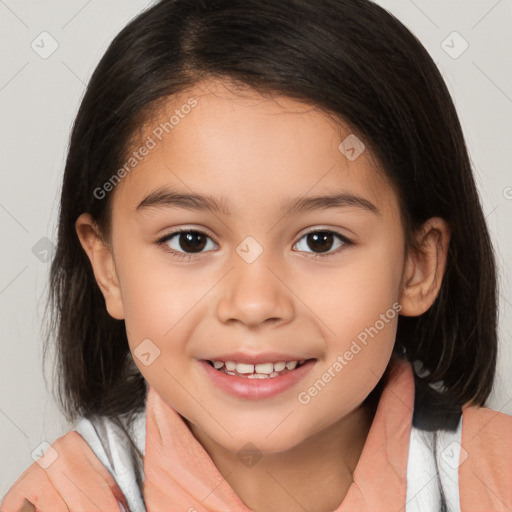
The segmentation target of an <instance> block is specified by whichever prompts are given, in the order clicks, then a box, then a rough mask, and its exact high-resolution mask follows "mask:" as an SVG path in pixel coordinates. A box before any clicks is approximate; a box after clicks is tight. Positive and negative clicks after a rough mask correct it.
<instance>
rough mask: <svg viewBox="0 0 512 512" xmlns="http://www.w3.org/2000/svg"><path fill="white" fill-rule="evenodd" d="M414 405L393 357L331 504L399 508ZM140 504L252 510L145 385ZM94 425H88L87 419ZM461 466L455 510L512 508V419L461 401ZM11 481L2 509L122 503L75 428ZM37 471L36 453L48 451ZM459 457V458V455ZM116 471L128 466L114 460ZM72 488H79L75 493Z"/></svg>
mask: <svg viewBox="0 0 512 512" xmlns="http://www.w3.org/2000/svg"><path fill="white" fill-rule="evenodd" d="M413 405H414V378H413V373H412V367H411V365H410V364H409V363H407V362H405V361H399V362H398V363H396V364H395V365H394V366H393V367H392V369H391V372H390V373H389V375H388V379H387V381H386V382H385V386H384V388H383V391H382V395H381V398H380V400H379V404H378V406H377V411H376V414H375V417H374V420H373V423H372V425H371V428H370V431H369V433H368V437H367V439H366V443H365V445H364V448H363V451H362V454H361V457H360V459H359V461H358V464H357V466H356V469H355V471H354V475H353V478H354V481H353V483H352V484H351V486H350V487H349V489H348V492H347V495H346V496H345V498H344V500H343V502H342V503H340V505H339V506H338V507H337V508H336V510H335V511H334V512H352V511H354V512H355V511H358V512H376V511H393V512H399V511H402V512H403V511H404V510H405V502H406V491H407V489H406V487H407V460H408V453H409V440H410V434H411V426H412V413H413ZM145 419H146V445H145V457H144V472H145V482H144V489H143V497H144V501H145V506H146V510H147V512H170V511H178V510H179V511H181V512H227V511H229V512H250V509H248V508H247V507H246V506H245V505H244V504H243V503H242V501H241V500H240V498H239V497H238V496H237V495H236V494H235V492H234V490H233V489H232V488H231V486H230V485H229V484H228V483H227V481H226V480H224V479H223V477H222V475H221V474H220V473H219V471H218V469H217V467H216V466H215V465H214V463H213V461H212V459H211V458H210V456H209V455H208V452H207V451H206V450H205V449H204V448H203V446H202V445H201V444H200V443H199V441H198V440H197V439H196V438H195V437H194V436H193V434H192V432H191V431H190V430H189V428H188V426H187V424H186V423H185V422H184V420H183V419H182V417H181V416H180V415H179V414H178V413H177V412H176V411H175V410H174V409H173V408H172V407H170V406H169V405H167V403H166V402H165V401H164V400H163V399H162V397H161V396H160V395H159V394H158V393H157V392H156V391H155V390H154V389H153V388H152V387H151V386H150V387H149V390H148V399H147V407H146V416H145ZM91 428H92V427H91ZM461 444H462V448H461V450H460V453H461V455H460V459H459V462H461V464H460V466H459V468H458V476H459V494H460V505H461V510H462V512H492V511H503V512H505V511H509V512H510V511H512V417H510V416H508V415H506V414H503V413H500V412H497V411H493V410H490V409H487V408H485V407H464V408H463V420H462V438H461ZM52 447H53V448H54V450H53V451H51V450H48V453H49V455H48V456H47V454H46V453H45V455H44V457H41V459H40V460H38V462H34V463H33V464H32V465H31V466H30V467H29V468H28V469H27V470H26V471H25V472H24V473H23V474H22V475H20V477H19V478H18V480H17V481H16V482H15V484H14V485H13V486H12V487H11V489H10V490H9V492H8V493H7V495H6V498H5V500H4V501H3V502H2V506H1V507H0V508H1V510H2V512H4V511H5V512H19V511H20V510H34V508H24V507H23V503H24V502H25V497H26V498H27V501H30V503H34V504H36V512H39V511H40V510H59V511H60V510H90V509H91V502H92V503H94V504H97V507H96V508H95V509H94V510H97V508H99V507H98V506H99V504H101V510H109V511H110V510H119V507H118V506H117V505H116V503H117V502H118V501H121V502H124V503H125V504H126V501H124V497H123V495H122V493H121V491H120V489H119V487H118V486H117V484H116V481H115V480H114V478H113V476H112V475H111V474H110V472H109V471H108V470H107V468H106V467H105V466H104V465H103V464H102V463H101V462H100V460H99V459H98V458H97V457H96V455H95V453H94V452H93V451H92V449H91V447H90V446H89V445H88V444H87V442H86V441H85V440H84V438H82V437H81V436H80V434H78V433H77V432H76V431H74V430H72V431H70V432H68V433H67V434H65V435H63V436H61V437H60V438H58V439H57V440H56V441H54V442H53V443H52ZM57 454H58V457H57V458H56V459H55V460H53V459H51V460H47V461H46V462H48V464H45V465H44V469H43V468H42V467H41V466H40V462H41V460H43V459H45V458H48V457H50V458H51V457H52V456H53V457H55V456H56V455H57ZM463 459H464V460H463ZM120 470H121V471H124V470H126V468H121V469H120ZM77 487H78V488H80V489H81V491H82V492H77Z"/></svg>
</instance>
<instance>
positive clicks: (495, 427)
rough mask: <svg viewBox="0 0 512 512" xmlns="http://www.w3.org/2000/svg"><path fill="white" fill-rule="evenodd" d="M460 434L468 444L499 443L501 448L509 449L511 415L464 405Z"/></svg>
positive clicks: (511, 436) (511, 424) (511, 432)
mask: <svg viewBox="0 0 512 512" xmlns="http://www.w3.org/2000/svg"><path fill="white" fill-rule="evenodd" d="M462 436H463V440H464V441H465V442H466V443H467V444H468V445H469V444H473V445H478V444H485V445H486V446H487V447H489V446H492V445H497V444H499V445H500V446H501V448H502V449H503V448H508V449H511V448H512V416H509V415H508V414H505V413H503V412H499V411H494V410H493V409H489V408H487V407H475V406H469V407H464V408H463V409H462ZM509 453H510V452H509Z"/></svg>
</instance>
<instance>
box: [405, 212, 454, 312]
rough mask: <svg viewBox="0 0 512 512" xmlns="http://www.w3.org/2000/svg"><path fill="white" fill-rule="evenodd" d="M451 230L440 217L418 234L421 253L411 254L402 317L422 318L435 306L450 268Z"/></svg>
mask: <svg viewBox="0 0 512 512" xmlns="http://www.w3.org/2000/svg"><path fill="white" fill-rule="evenodd" d="M449 241H450V230H449V228H448V224H447V222H446V221H445V220H444V219H442V218H440V217H432V218H430V219H428V220H427V221H426V222H425V223H424V224H423V225H422V227H421V228H420V230H419V232H418V234H417V243H418V246H419V248H418V249H417V250H414V249H412V250H410V251H409V252H408V255H407V258H406V262H405V266H404V274H403V279H402V283H403V285H402V290H401V295H400V304H401V305H402V310H401V311H400V314H401V315H404V316H418V315H421V314H423V313H424V312H425V311H427V310H428V309H429V308H430V306H432V304H433V303H434V301H435V299H436V297H437V295H438V293H439V290H440V288H441V284H442V281H443V276H444V272H445V268H446V261H447V257H448V245H449Z"/></svg>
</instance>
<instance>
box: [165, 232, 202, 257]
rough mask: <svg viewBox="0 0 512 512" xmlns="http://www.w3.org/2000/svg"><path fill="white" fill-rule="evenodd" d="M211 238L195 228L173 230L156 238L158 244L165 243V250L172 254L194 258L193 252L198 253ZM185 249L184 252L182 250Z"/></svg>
mask: <svg viewBox="0 0 512 512" xmlns="http://www.w3.org/2000/svg"><path fill="white" fill-rule="evenodd" d="M208 240H212V239H211V238H210V237H209V236H208V235H207V234H206V233H204V232H202V231H198V230H197V229H185V230H180V231H174V232H173V233H169V234H168V235H165V236H164V237H162V238H160V239H159V240H157V242H156V243H157V244H158V245H165V246H166V250H168V251H169V252H171V253H172V254H173V255H174V256H177V257H181V258H188V259H189V260H191V259H194V253H200V252H202V251H203V249H204V248H205V246H207V245H208V244H207V242H208ZM182 251H185V252H182Z"/></svg>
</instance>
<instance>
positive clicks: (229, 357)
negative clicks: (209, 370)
mask: <svg viewBox="0 0 512 512" xmlns="http://www.w3.org/2000/svg"><path fill="white" fill-rule="evenodd" d="M307 359H312V358H310V357H307V356H295V355H291V354H284V353H281V352H260V353H259V354H248V353H247V352H234V353H231V354H220V355H218V356H212V357H208V358H206V359H205V360H206V361H224V362H226V361H235V362H236V363H246V364H259V363H278V362H280V361H285V362H289V361H302V360H307Z"/></svg>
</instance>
